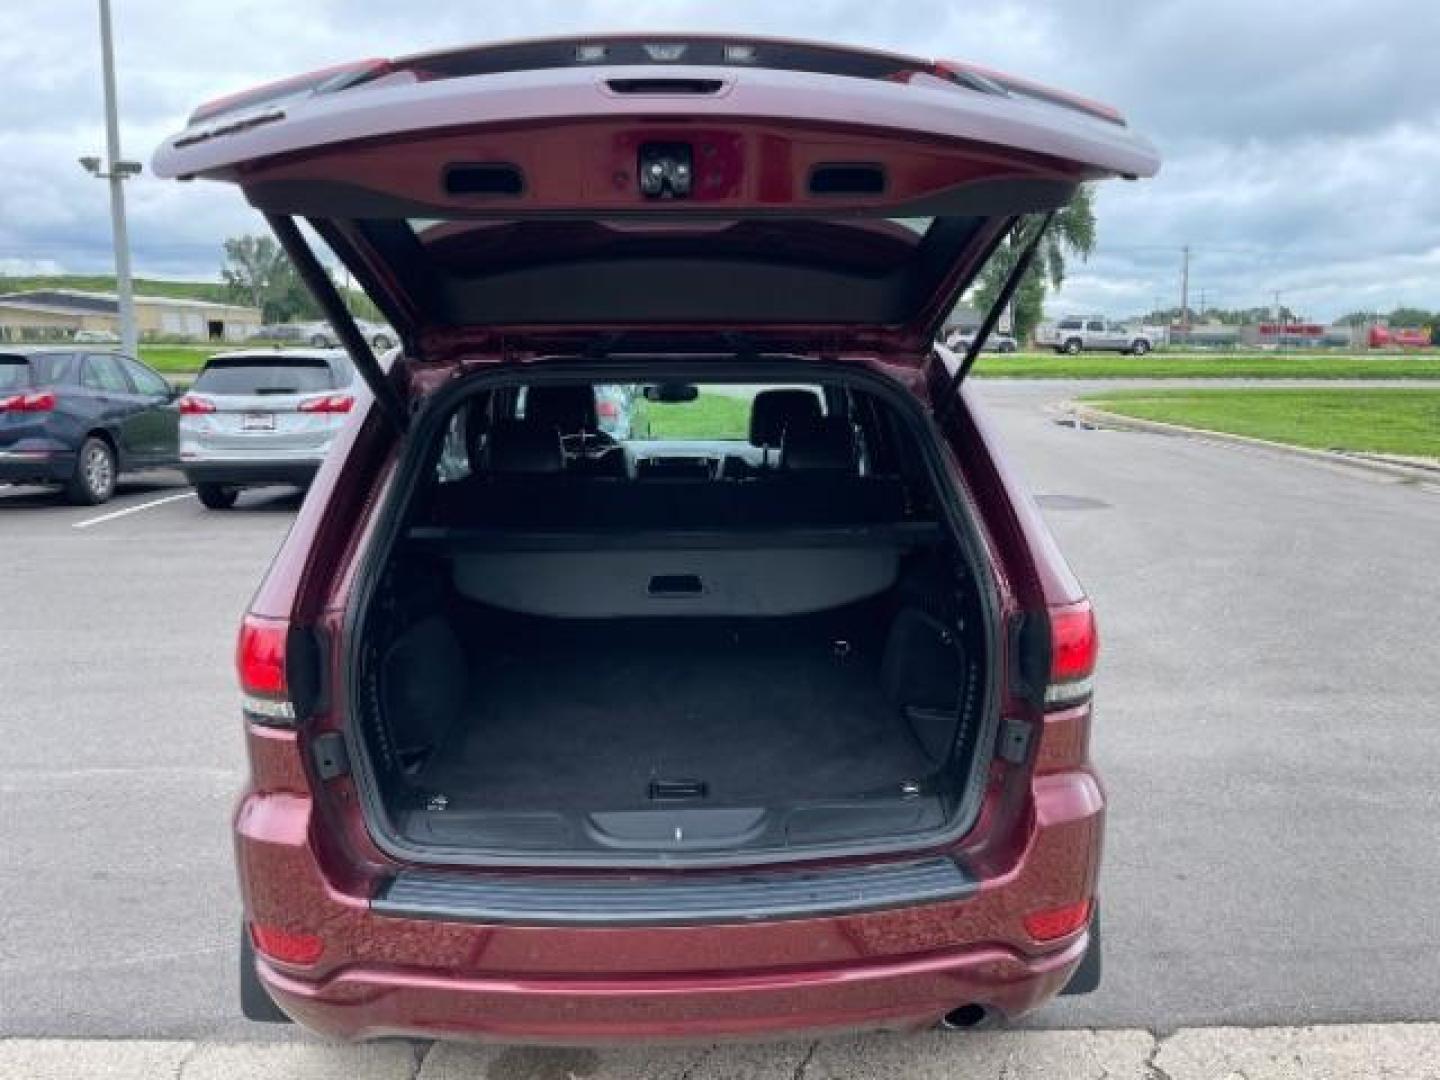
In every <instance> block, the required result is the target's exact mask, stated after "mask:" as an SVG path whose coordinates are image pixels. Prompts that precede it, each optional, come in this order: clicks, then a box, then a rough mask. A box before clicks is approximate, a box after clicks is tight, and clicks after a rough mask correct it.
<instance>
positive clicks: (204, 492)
mask: <svg viewBox="0 0 1440 1080" xmlns="http://www.w3.org/2000/svg"><path fill="white" fill-rule="evenodd" d="M195 494H196V495H197V496H199V498H200V502H201V503H202V504H203V505H204V506H205V509H207V510H229V509H230V508H231V507H232V506H234V505H235V498H236V496H238V495H239V494H240V490H239V489H238V488H234V487H231V486H230V485H228V484H196V485H195Z"/></svg>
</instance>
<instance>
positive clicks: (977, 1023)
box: [940, 1003, 990, 1031]
mask: <svg viewBox="0 0 1440 1080" xmlns="http://www.w3.org/2000/svg"><path fill="white" fill-rule="evenodd" d="M989 1019H990V1010H989V1009H987V1008H986V1007H985V1006H984V1005H976V1004H974V1003H971V1004H969V1005H961V1006H959V1007H958V1008H954V1009H951V1010H950V1011H949V1012H948V1013H946V1014H945V1015H944V1016H943V1017H942V1018H941V1020H940V1026H941V1027H942V1028H944V1029H945V1030H946V1031H973V1030H974V1029H975V1028H978V1027H984V1026H985V1023H986V1021H988V1020H989Z"/></svg>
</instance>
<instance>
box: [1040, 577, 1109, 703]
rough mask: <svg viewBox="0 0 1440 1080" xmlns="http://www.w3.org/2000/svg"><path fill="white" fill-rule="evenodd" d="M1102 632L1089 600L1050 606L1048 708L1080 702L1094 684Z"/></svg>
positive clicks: (1046, 697)
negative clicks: (1062, 605)
mask: <svg viewBox="0 0 1440 1080" xmlns="http://www.w3.org/2000/svg"><path fill="white" fill-rule="evenodd" d="M1099 652H1100V636H1099V633H1098V632H1097V630H1096V626H1095V612H1094V610H1093V609H1092V608H1091V607H1090V601H1088V600H1082V601H1080V603H1078V604H1067V605H1066V606H1064V607H1054V608H1051V609H1050V679H1049V682H1048V683H1047V685H1046V687H1045V705H1046V707H1047V708H1052V709H1054V708H1063V707H1065V706H1067V705H1078V704H1079V703H1080V702H1082V701H1085V700H1086V699H1087V698H1089V697H1090V693H1091V691H1092V690H1093V689H1094V686H1095V659H1096V657H1097V656H1098V655H1099Z"/></svg>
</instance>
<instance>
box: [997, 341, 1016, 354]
mask: <svg viewBox="0 0 1440 1080" xmlns="http://www.w3.org/2000/svg"><path fill="white" fill-rule="evenodd" d="M999 351H1000V352H1002V353H1013V352H1014V351H1015V343H1014V342H1013V341H1002V342H1001V343H1000V348H999Z"/></svg>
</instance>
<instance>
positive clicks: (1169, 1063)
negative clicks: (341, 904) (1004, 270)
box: [0, 1023, 1440, 1080]
mask: <svg viewBox="0 0 1440 1080" xmlns="http://www.w3.org/2000/svg"><path fill="white" fill-rule="evenodd" d="M162 1076H163V1077H174V1078H175V1080H244V1078H250V1077H256V1078H260V1077H263V1078H265V1080H292V1078H293V1080H299V1078H301V1077H304V1078H306V1080H331V1078H333V1080H392V1078H393V1080H459V1078H462V1077H464V1078H470V1077H477V1076H490V1077H501V1076H506V1077H522V1076H523V1077H556V1078H564V1077H572V1076H573V1077H582V1076H583V1077H586V1078H587V1080H612V1078H613V1080H618V1078H622V1077H623V1078H626V1080H644V1078H654V1080H662V1078H679V1077H688V1078H691V1080H719V1078H722V1077H724V1078H736V1080H739V1078H744V1080H768V1078H771V1077H774V1078H783V1080H793V1078H795V1077H810V1078H820V1077H824V1078H826V1080H875V1078H882V1080H890V1078H892V1077H905V1078H906V1080H940V1078H942V1077H943V1078H949V1077H958V1076H964V1077H970V1078H980V1077H1000V1076H1004V1077H1008V1078H1011V1080H1085V1078H1095V1080H1098V1078H1100V1077H1108V1078H1110V1080H1154V1078H1156V1077H1167V1078H1168V1080H1222V1078H1230V1077H1236V1076H1243V1077H1246V1078H1247V1080H1300V1078H1305V1080H1309V1078H1314V1077H1333V1078H1341V1077H1371V1076H1384V1077H1387V1078H1388V1080H1436V1078H1437V1077H1440V1024H1436V1023H1391V1024H1336V1025H1327V1026H1317V1027H1272V1028H1237V1027H1213V1028H1182V1029H1180V1030H1178V1031H1176V1032H1174V1033H1172V1034H1169V1035H1155V1034H1154V1033H1152V1032H1149V1031H1145V1030H1140V1029H1123V1030H1113V1031H1106V1030H1098V1031H1097V1030H1089V1029H1086V1030H1067V1031H983V1032H970V1033H965V1032H932V1033H929V1034H923V1035H915V1036H902V1035H878V1034H877V1035H859V1036H853V1037H849V1038H836V1039H826V1040H821V1041H819V1042H809V1043H804V1042H791V1043H769V1044H755V1045H747V1044H734V1045H719V1046H704V1045H693V1046H679V1047H648V1046H631V1047H622V1048H610V1049H594V1050H592V1049H584V1048H574V1049H560V1048H556V1049H545V1048H527V1047H505V1046H480V1045H466V1044H435V1045H433V1046H431V1045H429V1044H425V1043H412V1042H405V1041H401V1040H391V1041H386V1042H377V1043H364V1044H344V1043H329V1042H322V1041H319V1040H315V1039H307V1038H304V1037H297V1038H295V1039H293V1040H290V1041H285V1042H268V1043H266V1042H209V1041H200V1042H195V1041H138V1040H137V1041H124V1040H114V1041H107V1040H68V1039H8V1040H0V1077H5V1078H7V1080H8V1078H10V1077H15V1078H20V1077H24V1078H25V1080H60V1078H64V1080H72V1078H76V1077H84V1078H95V1080H153V1078H155V1077H162Z"/></svg>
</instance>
